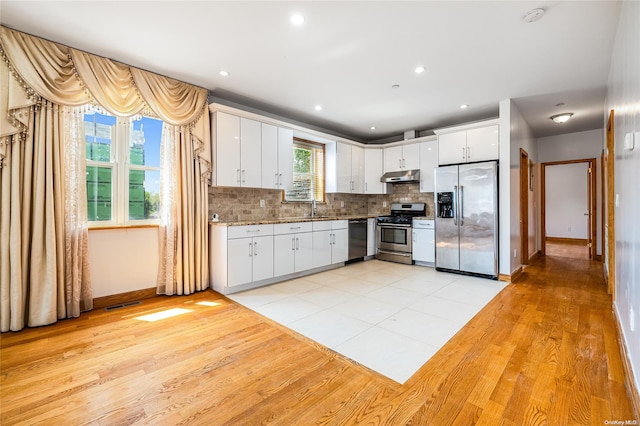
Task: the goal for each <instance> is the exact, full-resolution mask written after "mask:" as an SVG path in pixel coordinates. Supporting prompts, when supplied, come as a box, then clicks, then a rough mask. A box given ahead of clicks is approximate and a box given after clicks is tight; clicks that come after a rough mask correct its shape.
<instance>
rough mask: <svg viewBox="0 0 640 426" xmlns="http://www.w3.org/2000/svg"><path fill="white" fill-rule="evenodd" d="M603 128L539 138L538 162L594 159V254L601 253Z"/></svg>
mask: <svg viewBox="0 0 640 426" xmlns="http://www.w3.org/2000/svg"><path fill="white" fill-rule="evenodd" d="M603 140H604V130H603V129H596V130H587V131H584V132H575V133H565V134H562V135H557V136H549V137H546V138H539V139H538V140H537V142H538V158H539V160H540V163H552V162H556V161H571V160H585V159H590V158H595V159H596V171H595V172H596V181H597V187H596V254H602V218H603V217H604V216H603V212H601V211H600V210H601V207H600V206H601V205H602V179H601V170H602V169H601V167H602V164H601V161H600V160H601V156H602V144H603Z"/></svg>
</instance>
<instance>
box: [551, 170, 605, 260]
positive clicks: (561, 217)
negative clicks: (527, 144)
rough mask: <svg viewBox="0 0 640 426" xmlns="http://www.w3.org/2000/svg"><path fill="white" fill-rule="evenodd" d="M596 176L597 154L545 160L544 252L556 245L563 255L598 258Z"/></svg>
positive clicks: (555, 247)
mask: <svg viewBox="0 0 640 426" xmlns="http://www.w3.org/2000/svg"><path fill="white" fill-rule="evenodd" d="M596 176H597V175H596V160H595V158H590V159H584V160H573V161H558V162H550V163H543V164H542V169H541V185H542V191H541V192H542V203H541V204H542V208H541V210H542V254H543V255H546V254H547V252H548V249H549V248H553V250H554V252H557V251H558V250H560V251H559V253H560V255H562V253H565V254H567V255H568V254H569V253H570V254H571V255H570V257H573V256H578V255H580V253H584V257H585V258H588V259H593V258H594V256H595V250H596V247H595V242H596V241H597V239H596V232H597V230H596V192H595V191H596ZM548 244H549V247H547V245H548ZM572 246H573V247H572Z"/></svg>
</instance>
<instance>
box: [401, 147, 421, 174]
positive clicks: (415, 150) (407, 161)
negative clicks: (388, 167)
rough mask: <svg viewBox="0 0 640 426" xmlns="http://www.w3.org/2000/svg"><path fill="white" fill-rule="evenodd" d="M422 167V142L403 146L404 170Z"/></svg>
mask: <svg viewBox="0 0 640 426" xmlns="http://www.w3.org/2000/svg"><path fill="white" fill-rule="evenodd" d="M419 168H420V144H419V143H412V144H411V145H403V146H402V170H416V169H419Z"/></svg>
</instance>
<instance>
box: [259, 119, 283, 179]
mask: <svg viewBox="0 0 640 426" xmlns="http://www.w3.org/2000/svg"><path fill="white" fill-rule="evenodd" d="M261 181H262V187H263V188H269V189H276V188H278V182H279V179H278V128H277V127H276V126H272V125H271V124H265V123H262V178H261Z"/></svg>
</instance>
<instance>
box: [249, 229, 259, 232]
mask: <svg viewBox="0 0 640 426" xmlns="http://www.w3.org/2000/svg"><path fill="white" fill-rule="evenodd" d="M247 232H260V228H258V229H247Z"/></svg>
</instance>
